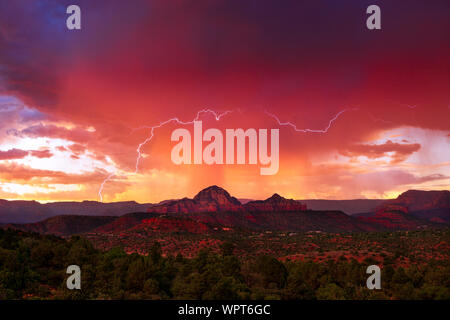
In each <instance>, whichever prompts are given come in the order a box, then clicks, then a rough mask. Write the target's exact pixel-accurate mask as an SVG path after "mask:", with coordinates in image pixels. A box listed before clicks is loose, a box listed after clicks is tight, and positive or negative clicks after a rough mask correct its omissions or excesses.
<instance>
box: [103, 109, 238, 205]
mask: <svg viewBox="0 0 450 320" xmlns="http://www.w3.org/2000/svg"><path fill="white" fill-rule="evenodd" d="M238 111H240V110H238ZM232 112H233V110H227V111H224V112H222V113H218V112H216V111H214V110H211V109H202V110H200V111H198V112H197V114H196V116H195V118H194V119H193V120H191V121H182V120H180V119H179V118H178V117H174V118H171V119H168V120H165V121H163V122H160V123H159V124H157V125H154V126H140V127H138V128H134V129H132V132H131V133H133V132H135V131H137V130H142V129H150V135H149V136H148V137H147V138H146V139H145V140H144V141H142V142H141V143H139V145H138V147H137V149H136V152H137V158H136V166H135V171H134V174H137V173H138V171H139V162H140V161H141V159H142V148H143V147H144V146H145V145H146V144H147V143H149V142H150V141H151V140H152V139H153V137H154V136H155V129H158V128H161V127H163V126H165V125H167V124H169V123H172V122H173V123H177V124H181V125H189V124H194V121H198V120H199V119H200V117H201V116H202V115H203V114H205V113H209V114H212V115H213V116H214V118H215V119H216V121H219V120H220V119H221V118H222V117H224V116H226V115H227V114H229V113H232ZM131 133H130V134H131ZM114 175H115V174H114V173H111V174H109V175H108V176H107V177H106V179H105V180H103V182H102V184H101V185H100V188H99V190H98V196H99V198H100V201H101V202H103V196H102V191H103V187H104V185H105V183H106V182H108V181H109V180H111V178H112V177H113V176H114Z"/></svg>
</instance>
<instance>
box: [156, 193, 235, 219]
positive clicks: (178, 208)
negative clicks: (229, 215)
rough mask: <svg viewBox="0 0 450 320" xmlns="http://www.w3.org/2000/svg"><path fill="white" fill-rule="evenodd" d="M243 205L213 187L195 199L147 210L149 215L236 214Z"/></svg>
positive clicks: (164, 204)
mask: <svg viewBox="0 0 450 320" xmlns="http://www.w3.org/2000/svg"><path fill="white" fill-rule="evenodd" d="M241 210H242V205H241V203H240V202H239V200H238V199H236V198H235V197H232V196H230V194H229V193H228V192H227V191H226V190H224V189H222V188H220V187H218V186H211V187H208V188H206V189H203V190H202V191H200V192H199V193H198V194H197V195H196V196H195V197H194V199H188V198H183V199H180V200H173V201H169V202H167V203H163V204H160V205H156V206H152V207H150V208H148V209H147V212H149V213H192V212H222V211H229V212H236V211H241Z"/></svg>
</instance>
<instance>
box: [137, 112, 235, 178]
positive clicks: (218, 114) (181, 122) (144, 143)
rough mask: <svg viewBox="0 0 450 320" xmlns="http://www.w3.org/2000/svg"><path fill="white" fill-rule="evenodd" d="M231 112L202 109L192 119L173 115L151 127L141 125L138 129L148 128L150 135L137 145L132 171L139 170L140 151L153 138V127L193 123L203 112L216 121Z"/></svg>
mask: <svg viewBox="0 0 450 320" xmlns="http://www.w3.org/2000/svg"><path fill="white" fill-rule="evenodd" d="M231 112H233V111H232V110H228V111H225V112H222V113H217V112H216V111H214V110H211V109H203V110H200V111H198V112H197V115H196V117H195V118H194V119H193V120H191V121H181V120H180V119H178V118H177V117H175V118H171V119H169V120H166V121H164V122H161V123H159V124H157V125H155V126H152V127H149V126H142V127H140V129H150V136H149V137H148V138H147V139H145V140H144V141H143V142H141V143H140V144H139V145H138V147H137V149H136V152H137V154H138V156H137V158H136V169H135V171H134V173H135V174H136V173H138V171H139V162H140V160H141V158H142V153H141V150H142V147H143V146H145V145H146V144H147V143H148V142H150V141H151V140H152V139H153V137H154V133H155V129H158V128H161V127H163V126H165V125H166V124H169V123H172V122H175V123H177V124H181V125H188V124H194V121H198V120H199V119H200V116H201V115H202V114H204V113H210V114H212V115H213V116H214V118H215V119H216V121H219V120H220V119H221V118H222V117H223V116H225V115H227V114H229V113H231Z"/></svg>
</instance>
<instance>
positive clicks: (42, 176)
mask: <svg viewBox="0 0 450 320" xmlns="http://www.w3.org/2000/svg"><path fill="white" fill-rule="evenodd" d="M74 3H77V4H79V6H80V7H81V11H82V30H78V31H68V30H67V29H66V27H65V19H66V17H67V15H66V13H65V8H66V6H67V5H68V4H74ZM369 4H372V3H369V2H367V1H356V0H354V1H345V4H342V3H339V2H336V1H322V2H320V3H318V1H287V2H285V3H283V5H281V4H280V3H279V2H276V1H195V2H192V1H173V2H170V3H169V2H168V1H144V0H139V1H135V2H133V4H132V5H131V4H126V3H125V2H124V1H108V5H106V3H104V4H100V2H98V3H97V2H96V3H95V4H93V2H92V1H71V2H70V3H69V2H67V3H65V2H64V1H56V0H55V1H14V2H2V3H1V4H0V198H5V199H35V200H39V201H58V200H77V201H78V200H100V199H103V201H119V200H136V201H139V202H156V201H160V200H164V199H168V198H179V197H184V196H189V197H191V196H193V195H194V194H195V193H196V192H198V191H199V190H200V189H201V188H203V187H206V186H209V185H212V184H216V185H220V186H222V187H224V188H226V189H227V190H228V191H230V193H232V194H233V195H235V196H237V197H242V198H265V197H268V196H270V195H271V194H272V193H274V192H278V193H280V194H282V195H284V196H288V197H293V198H298V199H304V198H328V199H349V198H375V197H376V198H378V197H383V198H388V197H394V196H396V195H398V194H399V193H400V192H403V191H405V190H407V189H411V188H415V189H425V190H428V189H449V185H450V151H449V150H450V149H449V142H450V141H449V139H450V121H449V120H450V107H449V106H450V102H449V100H450V99H449V98H450V97H449V92H450V90H449V89H450V79H449V74H450V73H449V71H450V68H449V67H450V64H449V59H448V57H449V51H450V45H449V42H448V39H449V35H450V34H449V33H450V25H449V19H448V10H449V9H450V8H449V3H448V1H433V3H426V2H424V1H411V2H408V5H407V6H406V4H403V3H396V4H394V3H392V1H379V3H378V4H379V6H380V7H381V12H382V30H376V31H370V30H367V28H366V27H365V19H366V17H367V15H366V14H365V8H366V7H367V6H368V5H369ZM205 108H208V109H211V110H214V111H216V112H217V113H221V112H225V111H232V112H231V113H229V114H227V115H226V116H223V117H222V118H221V120H220V121H216V120H215V119H214V117H213V116H212V115H211V114H202V116H201V120H202V121H203V126H204V127H205V128H208V127H214V128H219V129H223V130H225V129H226V128H244V129H246V128H255V129H259V128H268V129H271V128H279V129H280V169H279V171H278V173H277V174H276V175H273V176H261V175H260V174H259V167H260V166H259V165H257V166H255V165H212V166H208V165H197V166H196V165H181V166H176V165H174V164H173V163H172V162H171V160H170V151H171V149H172V147H173V146H174V143H172V142H171V141H170V134H171V132H172V131H173V130H174V129H176V128H178V127H180V125H176V124H175V123H171V124H168V125H166V126H164V127H162V128H158V129H155V131H154V137H153V139H152V140H151V141H149V142H148V143H146V144H145V145H143V147H142V155H143V157H142V159H141V160H140V162H139V168H138V171H137V172H135V171H136V157H137V152H136V150H137V148H138V146H139V144H140V143H142V142H143V141H145V140H146V139H147V138H148V137H149V136H150V129H149V127H152V126H155V125H158V124H159V123H161V122H163V121H166V120H168V119H171V118H174V117H178V118H179V119H180V120H182V121H191V120H192V119H194V118H195V117H196V115H197V112H198V111H199V110H202V109H205ZM343 110H345V112H343V113H341V114H340V115H339V117H338V118H337V119H336V120H335V121H332V122H331V124H330V120H332V119H333V118H334V117H335V116H336V115H337V114H338V113H340V112H341V111H343ZM264 111H267V112H270V113H272V114H275V115H276V116H277V117H279V119H280V120H281V121H282V122H285V121H289V122H291V123H292V124H294V125H295V126H296V127H297V128H298V129H314V130H324V129H326V128H328V127H329V128H328V130H327V131H326V132H325V133H320V132H306V133H303V132H296V131H294V130H293V128H292V127H290V126H279V125H278V123H277V122H276V121H274V119H273V118H271V117H270V116H268V115H267V114H266V113H265V112H264ZM184 127H186V128H187V129H189V130H191V131H192V126H189V125H187V126H184ZM108 177H109V179H108V180H107V181H106V182H105V179H106V178H108ZM103 182H105V183H103ZM102 183H103V188H102V189H101V195H100V194H99V190H100V188H101V186H102Z"/></svg>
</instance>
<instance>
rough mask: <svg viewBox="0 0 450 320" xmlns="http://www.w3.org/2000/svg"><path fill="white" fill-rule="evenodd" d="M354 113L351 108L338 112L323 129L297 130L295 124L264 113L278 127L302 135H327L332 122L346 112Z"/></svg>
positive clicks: (353, 109)
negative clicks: (289, 129)
mask: <svg viewBox="0 0 450 320" xmlns="http://www.w3.org/2000/svg"><path fill="white" fill-rule="evenodd" d="M350 110H351V111H355V110H358V108H351V109H344V110H341V111H339V112H338V113H337V114H336V115H335V116H334V117H333V118H332V119H331V120H330V121H329V122H328V125H327V126H326V127H325V129H308V128H306V129H299V128H297V126H296V125H295V124H293V123H292V122H289V121H286V122H282V121H281V120H280V118H278V117H277V116H276V115H274V114H273V113H270V112H268V111H264V112H265V113H266V114H267V115H268V116H269V117H272V118H273V119H275V120H276V122H277V123H278V125H280V126H288V127H291V128H292V129H294V131H296V132H303V133H307V132H311V133H327V132H328V130H329V129H330V128H331V126H332V124H333V122H335V121H336V120H337V119H338V118H339V117H340V116H341V115H342V114H343V113H344V112H347V111H350Z"/></svg>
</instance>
